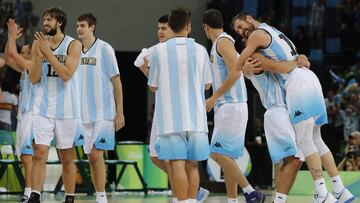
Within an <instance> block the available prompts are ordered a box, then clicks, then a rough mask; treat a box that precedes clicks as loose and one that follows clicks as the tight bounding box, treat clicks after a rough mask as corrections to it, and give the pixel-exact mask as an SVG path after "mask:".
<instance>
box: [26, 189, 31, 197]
mask: <svg viewBox="0 0 360 203" xmlns="http://www.w3.org/2000/svg"><path fill="white" fill-rule="evenodd" d="M30 194H31V187H26V188H25V189H24V195H25V196H26V197H30Z"/></svg>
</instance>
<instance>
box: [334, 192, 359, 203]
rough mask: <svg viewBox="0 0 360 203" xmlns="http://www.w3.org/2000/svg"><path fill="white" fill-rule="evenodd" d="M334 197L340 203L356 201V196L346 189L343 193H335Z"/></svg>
mask: <svg viewBox="0 0 360 203" xmlns="http://www.w3.org/2000/svg"><path fill="white" fill-rule="evenodd" d="M333 195H334V197H335V198H336V199H338V200H339V203H350V202H352V201H354V200H355V196H354V195H353V194H352V193H351V192H350V191H349V190H348V189H346V188H344V189H343V191H342V192H341V193H334V192H333Z"/></svg>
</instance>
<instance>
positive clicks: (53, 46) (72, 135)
mask: <svg viewBox="0 0 360 203" xmlns="http://www.w3.org/2000/svg"><path fill="white" fill-rule="evenodd" d="M43 25H44V30H45V34H44V33H41V32H36V33H35V39H36V40H35V41H34V43H33V48H32V50H33V51H32V60H31V61H32V64H31V67H30V69H29V79H30V81H31V82H32V83H33V84H37V86H38V88H37V93H36V95H35V101H34V108H33V128H34V145H33V146H34V155H33V170H32V181H31V183H32V192H31V195H30V200H29V202H31V203H34V202H40V191H41V189H42V186H43V183H44V179H45V172H46V171H45V167H46V160H47V157H48V153H49V146H50V145H51V142H52V140H53V139H54V137H55V139H56V148H57V149H58V151H59V155H60V160H61V164H62V178H63V182H64V187H65V203H69V202H74V192H75V179H76V167H75V164H74V161H73V150H74V148H73V146H74V145H80V144H82V143H83V142H84V136H83V135H82V123H81V120H80V113H81V108H80V82H81V81H80V78H79V73H78V71H77V67H78V64H79V60H80V52H81V42H79V41H77V40H74V39H73V38H71V37H70V36H68V35H66V34H64V30H65V26H66V16H65V13H64V11H62V10H61V9H60V8H57V7H53V8H49V9H46V10H45V12H44V14H43Z"/></svg>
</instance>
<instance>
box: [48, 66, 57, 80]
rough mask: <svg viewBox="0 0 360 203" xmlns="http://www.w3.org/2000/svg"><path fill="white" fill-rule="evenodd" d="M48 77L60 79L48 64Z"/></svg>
mask: <svg viewBox="0 0 360 203" xmlns="http://www.w3.org/2000/svg"><path fill="white" fill-rule="evenodd" d="M46 76H48V77H59V76H58V74H56V72H55V71H54V70H52V68H51V65H50V64H48V72H47V75H46Z"/></svg>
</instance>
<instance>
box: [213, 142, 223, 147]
mask: <svg viewBox="0 0 360 203" xmlns="http://www.w3.org/2000/svg"><path fill="white" fill-rule="evenodd" d="M213 146H214V147H216V148H223V147H222V145H221V144H220V142H215V144H214V145H213Z"/></svg>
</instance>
